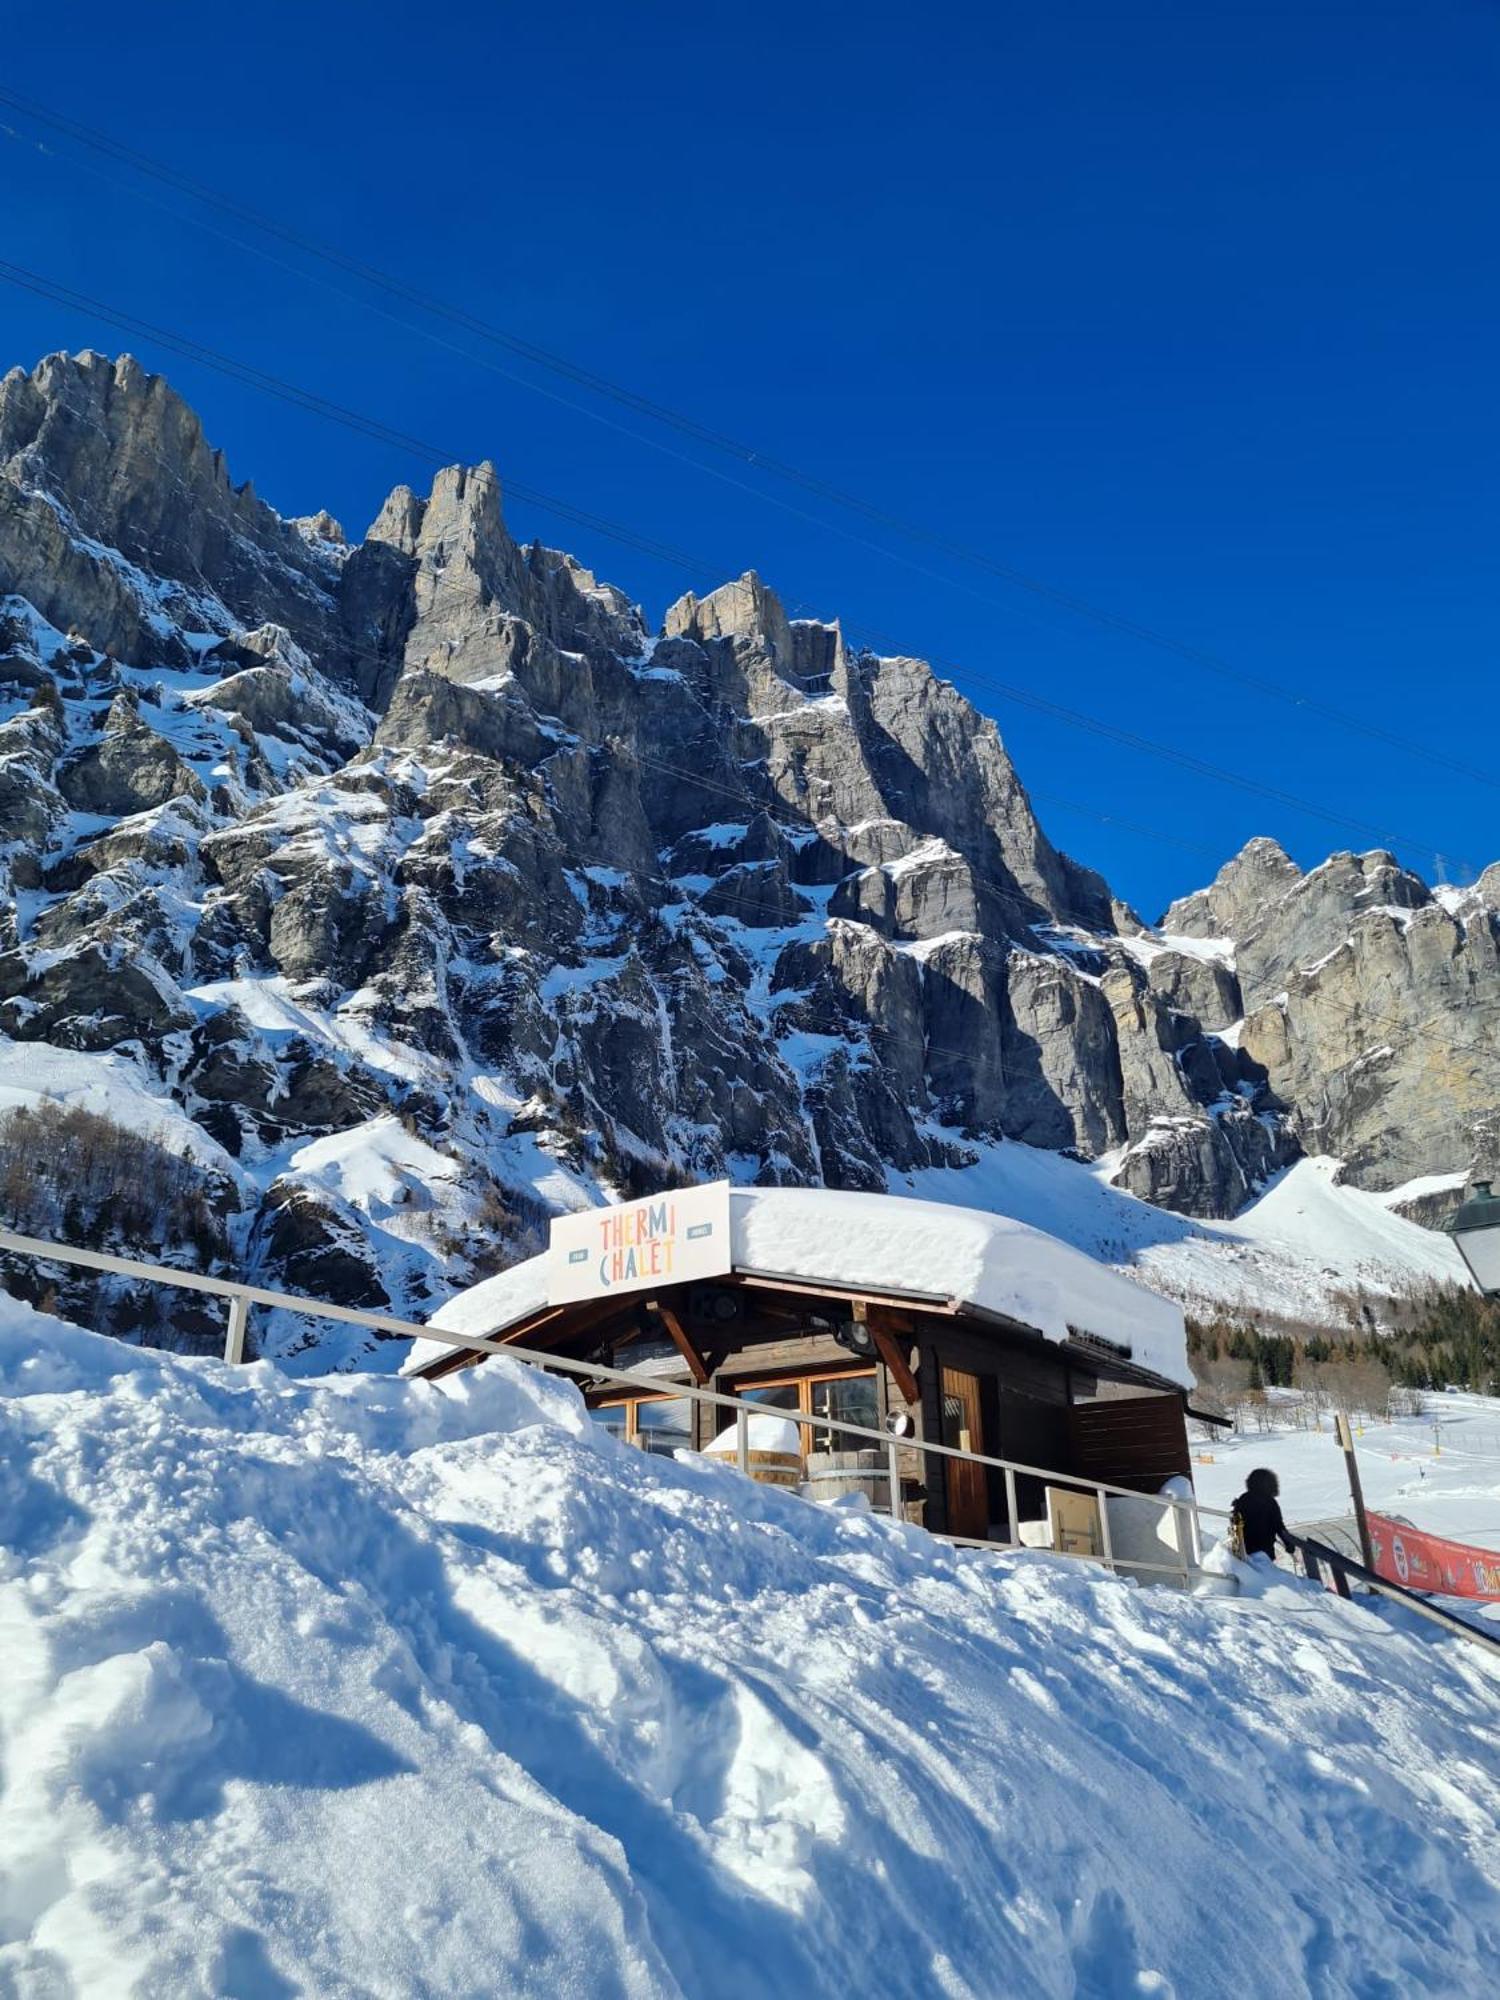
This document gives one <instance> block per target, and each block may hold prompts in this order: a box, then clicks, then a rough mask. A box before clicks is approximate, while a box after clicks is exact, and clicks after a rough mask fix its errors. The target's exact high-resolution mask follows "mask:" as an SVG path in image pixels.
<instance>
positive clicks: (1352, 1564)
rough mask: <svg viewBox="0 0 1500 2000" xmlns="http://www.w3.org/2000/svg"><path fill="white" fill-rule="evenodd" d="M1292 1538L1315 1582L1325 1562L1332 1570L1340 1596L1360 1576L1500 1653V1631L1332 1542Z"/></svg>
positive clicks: (1380, 1594) (1397, 1601) (1382, 1592)
mask: <svg viewBox="0 0 1500 2000" xmlns="http://www.w3.org/2000/svg"><path fill="white" fill-rule="evenodd" d="M1292 1540H1293V1541H1294V1542H1295V1543H1296V1545H1297V1548H1298V1549H1299V1551H1300V1552H1301V1556H1302V1562H1303V1566H1304V1568H1305V1569H1306V1571H1307V1574H1308V1576H1309V1577H1310V1578H1311V1579H1312V1581H1313V1582H1314V1583H1319V1582H1321V1581H1322V1576H1321V1571H1322V1569H1323V1567H1324V1565H1326V1566H1327V1568H1328V1569H1329V1570H1330V1571H1331V1572H1332V1575H1333V1580H1334V1587H1335V1589H1336V1590H1337V1591H1338V1594H1339V1596H1340V1597H1347V1596H1348V1595H1349V1578H1350V1577H1351V1576H1352V1577H1356V1578H1357V1579H1358V1580H1359V1582H1360V1583H1362V1584H1363V1585H1364V1587H1365V1589H1366V1590H1369V1591H1372V1592H1374V1594H1375V1595H1376V1596H1378V1597H1388V1598H1390V1599H1391V1601H1392V1603H1395V1604H1404V1605H1405V1606H1406V1607H1407V1609H1408V1610H1409V1611H1415V1612H1416V1613H1417V1615H1418V1617H1420V1618H1426V1619H1427V1620H1429V1622H1430V1623H1432V1624H1434V1625H1441V1626H1442V1627H1443V1629H1444V1631H1446V1632H1453V1633H1455V1634H1457V1636H1458V1637H1459V1638H1462V1639H1472V1640H1473V1641H1474V1643H1475V1644H1476V1645H1479V1646H1488V1647H1490V1649H1491V1650H1492V1651H1495V1652H1500V1632H1486V1631H1485V1630H1484V1628H1483V1627H1482V1626H1480V1625H1475V1624H1473V1623H1471V1621H1470V1620H1469V1619H1467V1618H1465V1617H1463V1616H1462V1614H1461V1613H1459V1612H1457V1611H1450V1610H1449V1609H1448V1608H1447V1606H1446V1605H1443V1604H1434V1603H1433V1602H1432V1600H1431V1598H1430V1597H1428V1596H1426V1595H1425V1594H1424V1593H1423V1592H1421V1591H1419V1590H1410V1589H1408V1588H1407V1586H1406V1585H1405V1584H1401V1583H1393V1582H1392V1581H1391V1579H1390V1578H1389V1577H1385V1576H1379V1575H1377V1574H1376V1572H1375V1571H1374V1570H1372V1569H1368V1568H1366V1566H1365V1565H1364V1563H1362V1562H1357V1561H1356V1560H1355V1558H1354V1557H1353V1556H1347V1555H1345V1554H1344V1552H1343V1550H1342V1549H1336V1548H1334V1547H1333V1546H1332V1544H1331V1543H1329V1542H1324V1541H1320V1540H1319V1539H1318V1538H1317V1537H1316V1536H1314V1535H1298V1534H1295V1533H1294V1534H1293V1536H1292Z"/></svg>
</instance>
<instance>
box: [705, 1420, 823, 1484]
mask: <svg viewBox="0 0 1500 2000" xmlns="http://www.w3.org/2000/svg"><path fill="white" fill-rule="evenodd" d="M748 1430H749V1446H750V1449H749V1451H748V1452H747V1454H746V1460H747V1463H748V1466H749V1470H750V1477H751V1478H752V1479H758V1480H759V1481H760V1483H761V1485H762V1486H788V1487H791V1488H792V1489H793V1491H795V1490H796V1488H797V1486H798V1484H799V1483H800V1481H801V1478H802V1458H801V1455H800V1453H799V1452H798V1450H797V1426H796V1425H795V1424H794V1423H793V1422H792V1421H791V1419H790V1418H788V1417H778V1416H774V1415H769V1414H768V1415H766V1416H760V1415H756V1416H753V1417H752V1418H751V1419H750V1422H749V1425H748ZM703 1455H704V1457H705V1458H718V1459H724V1460H727V1462H728V1463H729V1464H730V1465H738V1463H739V1433H738V1431H737V1429H736V1428H735V1426H734V1425H733V1424H731V1425H730V1426H729V1428H728V1429H727V1430H725V1431H721V1432H720V1433H719V1435H718V1437H716V1438H715V1439H714V1441H713V1443H712V1444H711V1445H708V1446H707V1447H706V1448H705V1450H704V1454H703Z"/></svg>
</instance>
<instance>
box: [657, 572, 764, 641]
mask: <svg viewBox="0 0 1500 2000" xmlns="http://www.w3.org/2000/svg"><path fill="white" fill-rule="evenodd" d="M662 633H663V636H664V637H666V638H668V639H697V640H699V641H704V640H711V639H751V640H757V641H759V642H760V643H761V644H762V645H764V646H765V647H766V649H767V650H768V651H769V652H770V654H771V657H772V660H773V661H774V662H775V663H776V664H777V665H789V664H790V662H791V658H792V629H791V625H790V623H789V621H788V619H787V615H786V610H785V608H784V607H783V605H782V602H781V599H780V598H779V597H778V596H777V595H776V593H775V591H774V590H772V589H771V588H770V587H769V586H768V585H767V584H765V583H763V582H762V581H761V579H760V578H759V577H758V576H757V575H756V573H755V571H754V570H753V569H747V570H746V571H745V573H744V575H743V576H741V577H739V578H737V579H736V580H735V582H733V583H721V584H720V585H719V587H718V589H717V590H711V591H710V592H709V594H708V596H707V597H698V596H696V595H695V594H694V593H693V592H692V591H691V590H690V591H688V592H687V593H686V595H685V596H683V597H679V598H678V600H677V602H676V603H675V604H674V605H672V606H671V608H670V609H669V610H668V612H667V615H666V617H665V618H664V619H663V621H662Z"/></svg>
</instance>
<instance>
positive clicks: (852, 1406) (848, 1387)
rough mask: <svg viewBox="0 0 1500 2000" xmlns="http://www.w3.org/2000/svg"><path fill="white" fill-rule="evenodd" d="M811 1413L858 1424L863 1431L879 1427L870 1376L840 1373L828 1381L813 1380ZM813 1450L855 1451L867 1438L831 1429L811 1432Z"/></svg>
mask: <svg viewBox="0 0 1500 2000" xmlns="http://www.w3.org/2000/svg"><path fill="white" fill-rule="evenodd" d="M810 1386H811V1389H812V1415H813V1416H815V1417H832V1418H834V1419H835V1420H836V1421H837V1422H839V1423H844V1424H862V1425H863V1426H864V1428H865V1429H866V1430H870V1431H874V1430H879V1428H880V1410H879V1404H878V1402H877V1399H876V1395H875V1377H874V1376H873V1375H840V1376H836V1377H834V1378H833V1379H832V1380H831V1381H824V1382H817V1381H815V1382H813V1383H812V1384H811V1385H810ZM811 1436H812V1449H813V1450H814V1451H859V1450H861V1449H862V1448H863V1447H864V1446H865V1445H867V1444H868V1443H870V1440H869V1439H868V1438H853V1437H845V1436H844V1435H843V1433H842V1432H840V1431H834V1430H827V1431H823V1430H819V1431H813V1432H812V1433H811Z"/></svg>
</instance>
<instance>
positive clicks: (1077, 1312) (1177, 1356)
mask: <svg viewBox="0 0 1500 2000" xmlns="http://www.w3.org/2000/svg"><path fill="white" fill-rule="evenodd" d="M730 1236H731V1246H730V1250H731V1257H732V1261H733V1268H734V1270H735V1271H736V1272H739V1273H742V1274H744V1275H745V1276H753V1277H761V1278H785V1279H787V1280H788V1281H789V1282H790V1283H792V1284H794V1285H795V1284H796V1283H797V1282H799V1281H800V1282H803V1283H806V1284H809V1285H820V1286H827V1287H831V1288H834V1289H837V1290H840V1291H848V1292H850V1293H852V1294H858V1293H862V1292H871V1293H879V1294H881V1295H882V1296H884V1297H890V1298H901V1299H909V1300H911V1301H912V1302H913V1303H914V1304H917V1305H921V1304H924V1303H926V1304H934V1303H936V1304H941V1305H943V1306H944V1307H946V1308H948V1309H950V1310H953V1309H957V1310H961V1311H966V1312H969V1313H972V1314H975V1315H977V1316H979V1317H986V1318H995V1319H1002V1320H1007V1321H1010V1322H1014V1323H1019V1324H1020V1325H1022V1326H1025V1327H1029V1328H1031V1329H1032V1330H1033V1331H1034V1332H1036V1333H1038V1334H1040V1335H1041V1336H1042V1337H1043V1338H1044V1339H1047V1340H1054V1341H1059V1342H1061V1341H1066V1340H1068V1339H1069V1338H1070V1337H1071V1336H1074V1335H1080V1334H1081V1335H1083V1336H1085V1337H1088V1336H1092V1337H1093V1338H1094V1339H1096V1340H1102V1341H1105V1342H1108V1343H1111V1344H1116V1343H1117V1344H1118V1346H1119V1348H1120V1350H1122V1351H1123V1350H1125V1349H1128V1350H1129V1354H1128V1358H1129V1360H1130V1361H1132V1362H1133V1363H1134V1364H1135V1366H1136V1367H1137V1368H1142V1369H1146V1370H1149V1371H1150V1372H1151V1373H1152V1374H1155V1375H1157V1376H1161V1377H1164V1378H1165V1379H1166V1380H1167V1381H1170V1382H1177V1383H1181V1384H1182V1386H1183V1387H1185V1388H1191V1386H1192V1381H1193V1377H1192V1372H1191V1370H1190V1369H1189V1367H1188V1361H1187V1340H1186V1334H1185V1330H1184V1327H1183V1318H1182V1310H1181V1308H1180V1307H1179V1306H1177V1305H1175V1304H1174V1303H1173V1302H1172V1301H1171V1300H1170V1299H1164V1298H1161V1297H1159V1296H1158V1295H1157V1294H1156V1293H1154V1292H1148V1291H1145V1290H1143V1289H1142V1288H1141V1287H1140V1286H1139V1285H1135V1284H1132V1283H1131V1281H1130V1280H1129V1279H1128V1278H1123V1277H1121V1276H1120V1274H1119V1273H1118V1272H1117V1271H1112V1270H1110V1269H1109V1267H1108V1266H1107V1265H1105V1264H1101V1263H1098V1262H1097V1261H1096V1260H1095V1259H1094V1258H1092V1257H1089V1256H1087V1255H1085V1253H1084V1252H1083V1251H1081V1250H1075V1249H1074V1248H1073V1247H1072V1246H1071V1245H1070V1244H1067V1243H1063V1242H1060V1241H1059V1240H1058V1238H1057V1237H1055V1236H1048V1235H1047V1234H1046V1233H1045V1232H1044V1231H1042V1230H1040V1229H1033V1228H1031V1227H1030V1226H1029V1225H1028V1224H1026V1223H1024V1222H1017V1221H1015V1220H1014V1219H1013V1218H1012V1217H1011V1216H1008V1215H994V1214H991V1213H989V1212H988V1211H985V1210H982V1209H974V1208H955V1207H952V1206H950V1205H949V1204H947V1203H945V1202H934V1201H913V1200H909V1199H907V1198H905V1197H903V1196H899V1195H885V1194H852V1193H839V1192H836V1191H834V1190H832V1189H829V1188H735V1189H732V1190H731V1192H730ZM547 1276H548V1259H547V1257H546V1255H542V1256H540V1257H532V1258H529V1259H528V1260H527V1261H526V1262H525V1263H524V1264H516V1265H513V1266H512V1267H511V1269H510V1270H508V1271H502V1272H501V1273H500V1275H499V1276H498V1277H495V1278H487V1279H485V1281H484V1282H483V1283H482V1284H479V1285H473V1286H471V1287H470V1289H469V1290H468V1291H466V1292H460V1293H459V1294H458V1296H457V1297H456V1298H453V1299H450V1300H449V1301H448V1303H447V1304H446V1305H445V1306H443V1307H442V1308H441V1310H440V1311H438V1312H436V1313H434V1315H433V1318H432V1324H433V1325H434V1326H435V1327H441V1328H443V1329H444V1330H445V1331H447V1332H450V1333H469V1334H475V1335H483V1336H491V1337H492V1336H498V1335H503V1334H504V1333H505V1332H506V1331H507V1330H508V1329H509V1328H511V1327H513V1326H515V1325H517V1324H518V1323H519V1322H521V1321H523V1320H525V1319H527V1318H529V1317H530V1316H531V1315H532V1314H534V1313H537V1312H540V1311H541V1310H542V1309H543V1308H544V1307H545V1306H546V1304H547ZM448 1352H451V1349H449V1348H447V1347H446V1346H445V1345H444V1346H440V1345H439V1344H438V1343H437V1342H428V1341H416V1342H414V1343H413V1347H412V1353H411V1355H410V1357H409V1358H408V1360H407V1362H406V1372H407V1373H411V1372H413V1371H414V1370H416V1369H419V1368H421V1367H423V1366H425V1365H427V1364H428V1363H430V1362H432V1361H433V1360H435V1359H437V1358H438V1356H439V1355H440V1354H443V1353H448Z"/></svg>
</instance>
